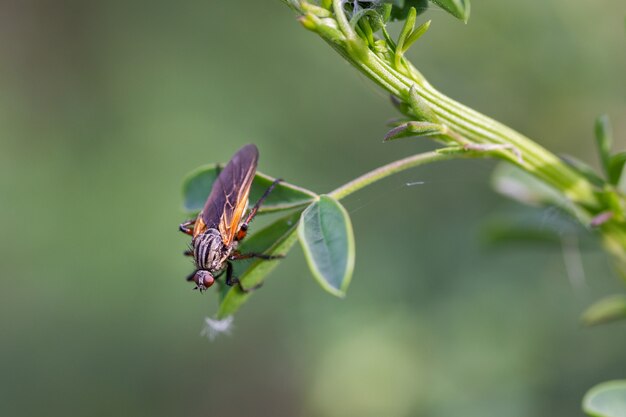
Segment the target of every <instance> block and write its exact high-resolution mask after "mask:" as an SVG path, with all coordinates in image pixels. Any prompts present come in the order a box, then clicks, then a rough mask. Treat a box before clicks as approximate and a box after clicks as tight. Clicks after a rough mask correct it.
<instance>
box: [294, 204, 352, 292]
mask: <svg viewBox="0 0 626 417" xmlns="http://www.w3.org/2000/svg"><path fill="white" fill-rule="evenodd" d="M298 236H299V238H300V243H301V244H302V248H303V249H304V255H305V257H306V260H307V262H308V264H309V268H310V269H311V272H312V273H313V276H314V277H315V279H316V280H317V281H318V282H319V284H320V285H321V286H322V288H324V289H325V290H326V291H328V292H330V293H331V294H333V295H336V296H338V297H343V296H345V293H346V289H347V288H348V285H349V284H350V279H351V278H352V271H353V269H354V236H353V233H352V224H351V223H350V217H349V216H348V212H347V211H346V209H344V208H343V206H342V205H341V204H339V202H338V201H337V200H335V199H334V198H332V197H330V196H327V195H322V196H320V198H319V200H317V201H316V202H315V203H313V204H311V205H310V206H309V207H307V208H306V210H304V213H302V217H301V218H300V225H299V226H298Z"/></svg>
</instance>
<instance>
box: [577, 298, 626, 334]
mask: <svg viewBox="0 0 626 417" xmlns="http://www.w3.org/2000/svg"><path fill="white" fill-rule="evenodd" d="M625 318H626V295H622V294H616V295H611V296H608V297H605V298H603V299H601V300H599V301H596V302H595V303H593V304H592V305H591V307H589V308H588V309H587V310H586V311H585V312H584V313H583V315H582V317H581V320H582V322H583V323H584V324H585V325H587V326H594V325H596V324H602V323H608V322H611V321H616V320H622V319H625Z"/></svg>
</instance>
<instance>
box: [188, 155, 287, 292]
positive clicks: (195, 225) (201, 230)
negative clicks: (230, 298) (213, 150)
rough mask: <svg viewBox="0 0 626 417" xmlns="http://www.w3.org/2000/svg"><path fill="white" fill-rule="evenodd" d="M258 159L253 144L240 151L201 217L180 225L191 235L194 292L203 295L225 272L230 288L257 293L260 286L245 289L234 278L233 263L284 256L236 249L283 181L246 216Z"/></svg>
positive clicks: (218, 182)
mask: <svg viewBox="0 0 626 417" xmlns="http://www.w3.org/2000/svg"><path fill="white" fill-rule="evenodd" d="M258 160H259V150H258V149H257V147H256V146H255V145H252V144H250V145H246V146H244V147H243V148H241V149H239V150H238V151H237V153H236V154H235V155H234V156H233V157H232V159H231V160H230V161H229V162H228V164H227V165H226V167H224V169H223V170H222V171H221V172H220V173H219V175H218V176H217V179H216V180H215V182H214V183H213V188H212V189H211V193H210V194H209V197H208V198H207V200H206V203H205V204H204V208H203V209H202V211H201V212H200V214H198V217H196V218H195V219H194V220H189V221H187V222H185V223H182V224H181V225H180V226H179V228H180V230H181V231H182V232H183V233H186V234H188V235H190V236H192V240H191V247H190V249H189V250H187V251H185V255H186V256H193V258H194V263H195V266H196V271H195V272H194V273H192V274H191V275H189V277H187V281H193V282H194V283H195V284H196V287H195V288H194V289H198V290H200V291H201V292H202V291H204V290H206V289H207V288H209V287H210V286H211V285H213V283H214V282H215V280H216V279H217V278H218V277H219V276H220V275H221V274H222V273H223V272H224V271H225V272H226V284H227V285H229V286H233V285H238V286H239V287H240V288H241V289H242V290H243V291H244V292H248V291H251V290H254V289H256V288H257V287H258V286H256V287H253V288H247V289H246V288H243V287H242V286H241V283H240V282H239V279H237V278H236V277H234V276H233V265H232V262H231V261H235V260H239V259H250V258H260V259H266V260H270V259H276V258H280V257H282V256H272V255H265V254H262V253H241V252H239V251H238V250H237V246H238V244H239V242H241V240H243V238H245V237H246V234H247V232H248V225H249V224H250V222H251V221H252V219H253V218H254V216H255V215H256V214H257V211H258V210H259V207H260V206H261V204H263V201H264V200H265V198H267V196H268V195H269V194H270V193H271V192H272V190H273V189H274V187H276V185H277V184H278V183H279V182H280V181H281V180H280V179H277V180H275V181H274V182H273V183H272V185H270V186H269V187H268V189H267V190H266V191H265V193H263V195H262V196H261V198H259V201H257V202H256V204H255V205H254V207H252V209H250V211H249V212H248V214H247V215H246V216H245V217H244V213H245V211H246V209H247V207H248V196H249V194H250V187H251V185H252V180H253V179H254V176H255V174H256V167H257V163H258Z"/></svg>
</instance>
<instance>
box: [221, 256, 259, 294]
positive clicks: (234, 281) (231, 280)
mask: <svg viewBox="0 0 626 417" xmlns="http://www.w3.org/2000/svg"><path fill="white" fill-rule="evenodd" d="M226 285H228V286H230V287H232V286H233V285H237V286H239V289H240V290H241V291H242V292H252V291H254V290H257V289H259V288H261V286H262V285H263V283H262V282H261V283H260V284H257V285H255V286H254V287H251V288H244V287H243V286H242V285H241V282H240V281H239V278H237V277H234V276H233V264H232V263H230V262H227V266H226Z"/></svg>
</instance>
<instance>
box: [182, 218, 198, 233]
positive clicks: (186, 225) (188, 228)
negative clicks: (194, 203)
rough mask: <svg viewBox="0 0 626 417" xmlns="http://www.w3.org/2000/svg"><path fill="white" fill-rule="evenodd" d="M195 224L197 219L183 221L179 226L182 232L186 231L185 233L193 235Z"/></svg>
mask: <svg viewBox="0 0 626 417" xmlns="http://www.w3.org/2000/svg"><path fill="white" fill-rule="evenodd" d="M194 224H196V219H193V220H189V221H186V222H185V223H181V224H180V226H178V229H179V230H180V231H181V232H183V233H185V234H187V235H189V236H192V235H193V225H194Z"/></svg>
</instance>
